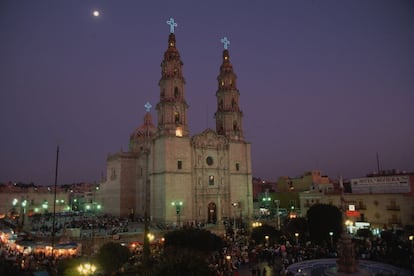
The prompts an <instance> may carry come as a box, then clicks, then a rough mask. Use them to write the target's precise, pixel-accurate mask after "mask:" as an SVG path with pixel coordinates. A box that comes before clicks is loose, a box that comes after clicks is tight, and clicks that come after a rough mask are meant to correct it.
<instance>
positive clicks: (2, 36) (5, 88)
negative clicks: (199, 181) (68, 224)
mask: <svg viewBox="0 0 414 276" xmlns="http://www.w3.org/2000/svg"><path fill="white" fill-rule="evenodd" d="M95 9H96V10H99V11H100V16H99V17H94V16H93V14H92V13H93V10H95ZM170 17H173V18H174V19H175V21H176V22H177V23H178V27H177V28H176V31H175V34H176V39H177V48H178V50H179V51H180V54H181V59H182V61H183V63H184V67H183V70H184V77H185V79H186V87H185V96H186V99H187V103H188V104H189V105H190V107H189V110H188V118H189V126H190V132H191V135H194V134H197V133H200V132H202V131H203V130H205V129H206V128H212V129H215V121H214V112H215V111H216V106H217V105H216V97H215V93H216V91H217V87H218V86H217V80H216V78H217V75H218V74H219V67H220V65H221V61H222V51H223V45H222V44H221V43H220V39H221V38H222V37H224V36H226V37H228V39H229V40H230V42H231V44H230V46H229V51H230V60H231V62H232V64H233V68H234V71H235V73H236V74H237V76H238V82H237V86H238V89H239V91H240V107H241V109H242V111H243V114H244V117H243V128H244V134H245V138H246V139H247V140H248V141H249V142H251V144H252V167H253V176H256V177H261V178H264V179H267V180H277V178H278V177H280V176H297V175H300V174H302V173H303V172H304V171H308V170H312V169H318V170H321V171H322V173H323V174H325V175H328V176H329V177H331V178H337V177H338V176H339V175H343V176H344V177H345V178H352V177H363V176H365V175H366V174H367V173H370V172H373V171H376V169H377V159H376V154H377V152H378V155H379V159H380V167H381V169H400V170H405V171H414V3H413V1H380V0H375V1H350V0H346V1H345V0H344V1H332V0H326V1H317V0H313V1H312V0H306V1H305V0H304V1H276V0H269V1H247V0H246V1H242V0H239V1H216V0H209V1H195V0H192V1H190V0H189V1H179V0H176V1H132V0H129V1H128V0H124V1H115V0H112V1H109V0H108V1H103V0H100V1H87V0H70V1H69V0H67V1H63V0H61V1H57V0H53V1H52V0H50V1H43V0H37V1H33V0H31V1H29V0H27V1H14V0H6V1H1V3H0V116H1V117H0V118H1V120H0V129H1V140H0V141H1V143H0V182H7V181H16V182H19V181H20V182H26V183H29V182H34V183H35V184H39V185H52V184H53V183H54V174H55V158H56V147H57V145H58V144H59V146H60V155H59V177H58V183H59V184H67V183H74V182H84V181H97V182H99V180H100V178H101V175H102V174H103V173H104V172H105V171H106V167H105V164H106V157H107V155H108V153H115V152H117V151H119V150H121V149H123V150H125V151H126V150H127V149H128V141H129V136H130V134H131V133H132V132H133V131H134V129H135V128H137V127H138V126H140V125H142V123H143V117H144V115H145V108H144V104H145V103H146V102H147V101H149V102H150V103H151V104H152V105H153V106H155V105H156V103H157V102H158V100H159V94H160V93H159V87H158V81H159V79H160V77H161V67H160V64H161V61H162V58H163V54H164V51H165V50H166V49H167V46H168V35H169V26H168V25H167V24H166V21H167V20H168V19H169V18H170ZM151 113H152V114H153V118H154V123H156V112H155V110H154V109H153V110H151Z"/></svg>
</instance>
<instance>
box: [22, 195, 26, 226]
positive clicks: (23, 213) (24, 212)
mask: <svg viewBox="0 0 414 276" xmlns="http://www.w3.org/2000/svg"><path fill="white" fill-rule="evenodd" d="M26 206H27V200H26V199H25V200H23V201H22V211H23V212H22V228H23V225H24V217H25V215H26Z"/></svg>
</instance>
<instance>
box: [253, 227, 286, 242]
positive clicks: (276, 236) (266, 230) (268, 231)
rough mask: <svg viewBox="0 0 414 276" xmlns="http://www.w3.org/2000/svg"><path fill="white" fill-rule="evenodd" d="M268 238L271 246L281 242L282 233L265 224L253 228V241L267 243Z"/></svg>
mask: <svg viewBox="0 0 414 276" xmlns="http://www.w3.org/2000/svg"><path fill="white" fill-rule="evenodd" d="M266 236H268V237H269V244H273V243H274V242H278V241H279V240H280V231H279V230H277V229H276V228H275V227H273V226H271V225H268V224H264V225H262V226H259V227H255V228H253V231H252V234H251V239H252V240H254V241H255V242H256V243H258V244H260V243H265V242H266V239H265V237H266Z"/></svg>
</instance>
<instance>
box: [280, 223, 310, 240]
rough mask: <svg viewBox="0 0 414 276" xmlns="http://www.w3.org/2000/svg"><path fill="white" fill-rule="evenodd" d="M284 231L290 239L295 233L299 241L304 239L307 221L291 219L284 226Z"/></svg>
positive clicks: (306, 233) (306, 234) (306, 232)
mask: <svg viewBox="0 0 414 276" xmlns="http://www.w3.org/2000/svg"><path fill="white" fill-rule="evenodd" d="M285 231H286V232H287V233H289V236H290V237H292V238H293V237H294V236H295V233H298V234H299V237H300V238H301V239H306V237H308V221H307V220H306V218H294V219H291V220H289V222H288V224H287V225H286V226H285Z"/></svg>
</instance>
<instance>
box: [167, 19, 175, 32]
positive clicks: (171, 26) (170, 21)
mask: <svg viewBox="0 0 414 276" xmlns="http://www.w3.org/2000/svg"><path fill="white" fill-rule="evenodd" d="M167 24H168V25H170V33H172V34H173V33H174V28H175V27H177V26H178V25H177V23H175V21H174V18H172V17H170V20H167Z"/></svg>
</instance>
